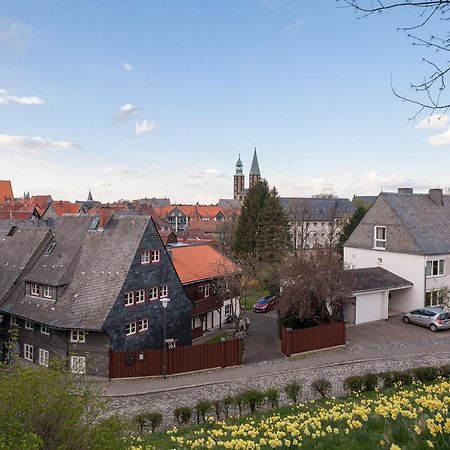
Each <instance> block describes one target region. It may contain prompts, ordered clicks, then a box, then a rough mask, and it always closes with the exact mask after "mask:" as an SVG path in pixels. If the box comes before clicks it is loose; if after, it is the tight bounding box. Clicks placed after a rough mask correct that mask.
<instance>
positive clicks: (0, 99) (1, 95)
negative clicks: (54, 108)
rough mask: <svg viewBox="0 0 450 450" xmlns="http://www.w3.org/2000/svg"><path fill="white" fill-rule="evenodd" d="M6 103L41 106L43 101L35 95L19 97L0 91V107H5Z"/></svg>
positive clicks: (3, 90)
mask: <svg viewBox="0 0 450 450" xmlns="http://www.w3.org/2000/svg"><path fill="white" fill-rule="evenodd" d="M8 103H17V104H19V105H42V104H43V103H44V100H42V99H41V98H39V97H37V96H35V95H32V96H28V97H19V96H17V95H11V94H10V93H9V92H8V91H7V90H6V89H0V105H7V104H8Z"/></svg>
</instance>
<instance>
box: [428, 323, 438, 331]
mask: <svg viewBox="0 0 450 450" xmlns="http://www.w3.org/2000/svg"><path fill="white" fill-rule="evenodd" d="M430 330H431V331H433V332H436V331H438V327H437V326H436V325H435V324H434V323H432V324H431V325H430Z"/></svg>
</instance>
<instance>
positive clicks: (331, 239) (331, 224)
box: [323, 203, 341, 249]
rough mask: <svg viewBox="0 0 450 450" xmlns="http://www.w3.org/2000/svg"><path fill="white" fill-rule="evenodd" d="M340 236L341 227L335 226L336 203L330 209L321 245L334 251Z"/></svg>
mask: <svg viewBox="0 0 450 450" xmlns="http://www.w3.org/2000/svg"><path fill="white" fill-rule="evenodd" d="M340 234H341V227H340V226H339V225H338V224H337V205H336V203H334V204H333V206H332V207H331V208H330V216H329V221H328V226H327V227H326V230H325V233H324V237H323V245H324V247H326V248H329V249H335V248H336V246H337V244H338V242H339V236H340Z"/></svg>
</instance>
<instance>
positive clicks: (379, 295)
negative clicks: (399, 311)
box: [355, 292, 384, 324]
mask: <svg viewBox="0 0 450 450" xmlns="http://www.w3.org/2000/svg"><path fill="white" fill-rule="evenodd" d="M383 297H384V295H383V292H372V293H370V294H360V295H356V321H355V323H356V324H358V323H364V322H373V321H375V320H382V319H383Z"/></svg>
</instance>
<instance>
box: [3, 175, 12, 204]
mask: <svg viewBox="0 0 450 450" xmlns="http://www.w3.org/2000/svg"><path fill="white" fill-rule="evenodd" d="M0 203H9V204H14V195H13V191H12V187H11V181H9V180H0Z"/></svg>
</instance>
